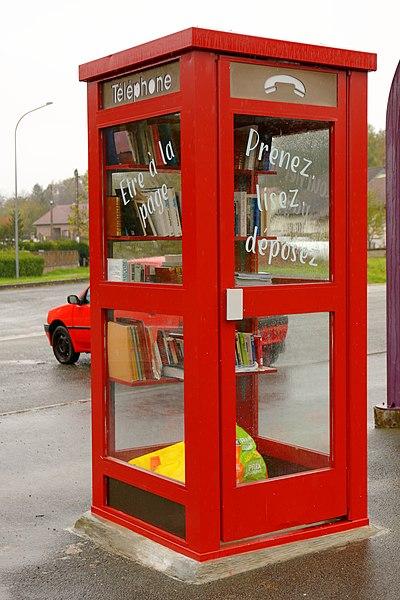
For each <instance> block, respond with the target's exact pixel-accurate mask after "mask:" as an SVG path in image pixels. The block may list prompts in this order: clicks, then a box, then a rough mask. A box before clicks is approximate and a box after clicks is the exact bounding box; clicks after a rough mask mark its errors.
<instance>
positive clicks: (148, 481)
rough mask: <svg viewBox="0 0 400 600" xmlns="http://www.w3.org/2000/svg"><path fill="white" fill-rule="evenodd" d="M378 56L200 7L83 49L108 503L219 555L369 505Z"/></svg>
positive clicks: (342, 520) (155, 530)
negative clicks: (240, 22) (145, 37)
mask: <svg viewBox="0 0 400 600" xmlns="http://www.w3.org/2000/svg"><path fill="white" fill-rule="evenodd" d="M375 68H376V57H375V55H373V54H365V53H360V52H354V51H348V50H338V49H333V48H323V47H317V46H309V45H305V44H298V43H288V42H281V41H275V40H268V39H263V38H256V37H251V36H244V35H236V34H232V33H222V32H217V31H208V30H202V29H188V30H186V31H182V32H180V33H176V34H174V35H170V36H167V37H165V38H162V39H159V40H156V41H153V42H150V43H147V44H144V45H141V46H138V47H135V48H132V49H129V50H126V51H123V52H120V53H118V54H115V55H111V56H108V57H106V58H102V59H99V60H95V61H93V62H90V63H88V64H85V65H82V66H81V67H80V79H81V80H83V81H86V82H87V83H88V119H89V189H90V247H91V310H92V336H93V338H92V340H93V341H92V401H93V504H92V512H93V513H94V514H95V515H98V516H101V517H103V518H106V519H108V520H109V521H112V522H114V523H118V524H120V525H123V526H125V527H126V528H128V529H131V530H133V531H135V532H138V533H141V534H143V535H145V536H147V537H148V538H151V539H152V540H155V541H157V542H159V543H161V544H164V545H165V546H168V547H169V548H172V549H174V550H177V551H178V552H181V553H183V554H185V555H187V556H189V557H193V558H195V559H197V560H201V561H203V560H207V559H210V558H216V557H219V556H223V555H228V554H233V553H236V552H240V551H243V550H249V549H253V548H254V549H255V548H261V547H264V546H268V545H276V544H281V543H284V542H289V541H294V540H301V539H305V538H308V537H315V536H318V535H321V534H325V533H330V532H338V531H342V530H345V529H350V528H354V527H358V526H361V525H365V524H367V523H368V516H367V502H366V229H365V222H366V166H367V161H366V157H367V116H366V113H367V71H369V70H374V69H375Z"/></svg>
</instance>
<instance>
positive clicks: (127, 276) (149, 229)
mask: <svg viewBox="0 0 400 600" xmlns="http://www.w3.org/2000/svg"><path fill="white" fill-rule="evenodd" d="M104 140H105V158H106V165H107V166H106V181H105V190H106V193H105V199H104V202H105V231H106V236H107V269H106V278H107V279H108V280H109V281H126V282H145V283H170V284H181V283H182V241H181V240H182V194H181V171H180V115H179V114H171V115H163V116H159V117H154V118H151V119H146V120H142V121H136V122H132V123H125V124H123V125H117V126H114V127H109V128H107V129H105V130H104Z"/></svg>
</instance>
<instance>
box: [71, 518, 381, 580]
mask: <svg viewBox="0 0 400 600" xmlns="http://www.w3.org/2000/svg"><path fill="white" fill-rule="evenodd" d="M73 531H74V532H75V533H76V534H78V535H80V536H83V537H87V538H89V539H91V540H92V541H93V542H94V543H96V544H98V545H99V546H101V547H103V548H104V549H105V550H108V551H109V552H112V553H114V554H119V555H122V556H125V557H127V558H130V559H132V560H134V561H136V562H138V563H140V564H142V565H144V566H146V567H150V568H153V569H156V570H157V571H161V572H162V573H164V574H165V575H168V576H169V577H172V578H173V579H178V580H180V581H183V582H185V583H190V584H202V583H208V582H210V581H215V580H218V579H223V578H225V577H230V576H232V575H238V574H239V573H244V572H246V571H250V570H252V569H259V568H261V567H265V566H266V565H270V564H275V563H279V562H283V561H286V560H290V559H293V558H296V557H299V556H304V555H306V554H311V553H314V552H320V551H322V550H328V549H330V548H335V547H338V546H345V545H347V544H349V543H351V542H359V541H361V540H365V539H368V538H370V537H372V536H375V535H379V534H382V533H386V532H387V530H386V529H384V528H382V527H377V526H372V525H370V526H366V527H359V528H357V529H351V530H348V531H345V532H342V533H333V534H329V535H324V536H321V537H318V538H313V539H310V540H304V541H301V542H292V543H288V544H284V545H282V546H276V547H272V548H271V547H270V548H264V549H262V550H255V551H252V552H245V553H243V554H236V555H233V556H227V557H223V558H217V559H214V560H209V561H206V562H198V561H196V560H193V559H192V558H188V557H186V556H183V555H182V554H179V553H177V552H174V551H173V550H170V549H169V548H166V547H165V546H161V545H160V544H157V543H156V542H153V541H152V540H149V539H147V538H145V537H143V536H141V535H139V534H137V533H134V532H132V531H130V530H129V529H126V528H125V527H120V526H119V525H115V524H114V523H111V522H109V521H106V520H104V519H101V518H100V517H97V516H94V515H92V514H91V513H90V512H87V513H85V514H84V515H82V517H80V518H79V519H78V520H77V522H76V523H75V526H74V529H73Z"/></svg>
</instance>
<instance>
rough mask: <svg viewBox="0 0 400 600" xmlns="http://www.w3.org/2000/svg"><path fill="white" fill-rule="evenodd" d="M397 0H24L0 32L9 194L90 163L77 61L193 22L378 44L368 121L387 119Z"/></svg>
mask: <svg viewBox="0 0 400 600" xmlns="http://www.w3.org/2000/svg"><path fill="white" fill-rule="evenodd" d="M396 6H397V2H396V3H395V2H394V1H391V0H381V1H380V2H376V1H374V2H372V1H371V0H363V1H358V0H334V1H333V0H302V1H299V0H281V1H280V2H272V3H271V2H268V1H266V0H262V1H258V0H251V1H250V2H245V1H243V0H241V1H239V2H237V1H234V0H232V1H230V2H226V1H225V0H220V1H219V2H217V1H215V0H213V1H212V2H210V0H201V2H193V3H192V2H181V1H179V2H178V1H175V0H169V1H168V0H165V1H164V2H163V1H160V0H148V1H146V2H143V1H141V2H138V1H135V0H129V1H126V0H118V2H113V1H112V0H109V1H104V0H69V1H68V0H56V1H55V0H36V1H35V2H32V1H31V0H19V1H18V0H17V1H14V2H8V3H7V11H5V10H4V11H3V12H2V19H1V36H0V64H1V90H2V93H1V100H0V102H1V111H0V135H1V145H0V153H1V155H0V159H1V160H0V164H1V171H0V194H4V195H6V196H9V195H12V194H13V190H14V128H15V124H16V122H17V120H18V119H19V117H20V116H21V115H22V114H23V113H24V112H26V111H28V110H30V109H31V108H34V107H36V106H39V105H40V104H43V103H45V102H46V101H53V102H54V105H52V106H48V107H46V108H44V109H41V110H39V111H37V112H34V113H33V114H31V115H28V116H27V117H25V119H24V120H23V121H22V122H21V124H20V126H19V128H18V182H19V185H18V189H19V191H21V192H22V190H25V191H30V190H31V189H32V187H33V185H34V184H35V183H40V185H42V186H43V187H46V186H47V185H48V184H49V183H51V182H52V181H58V180H60V179H64V178H66V177H72V176H73V172H74V169H75V168H77V169H78V171H79V172H80V173H83V172H84V171H85V170H86V169H87V134H86V85H85V84H84V83H80V82H79V81H78V65H79V64H81V63H85V62H87V61H90V60H93V59H95V58H100V57H102V56H105V55H107V54H110V53H113V52H118V51H120V50H125V49H126V48H131V47H132V46H136V45H137V44H141V43H143V42H146V41H149V40H151V39H154V38H157V37H160V36H163V35H166V34H169V33H173V32H175V31H179V30H181V29H185V28H187V27H192V26H195V27H206V28H210V29H219V30H223V31H233V32H235V33H243V34H248V35H258V36H263V37H269V38H275V39H282V40H289V41H296V42H306V43H312V44H319V45H324V46H333V47H338V48H349V49H354V50H362V51H367V52H376V53H377V54H378V71H377V72H376V73H372V74H370V75H369V102H368V106H369V116H368V121H369V122H370V123H371V124H372V125H373V126H374V127H375V128H377V129H383V128H384V127H385V114H386V103H387V97H388V93H389V89H390V84H391V80H392V78H393V74H394V71H395V68H396V65H397V63H398V61H399V59H400V44H399V31H398V19H397V16H396V15H397V10H396Z"/></svg>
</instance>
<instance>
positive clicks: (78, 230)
mask: <svg viewBox="0 0 400 600" xmlns="http://www.w3.org/2000/svg"><path fill="white" fill-rule="evenodd" d="M74 177H75V205H76V238H77V239H76V241H77V242H80V234H81V213H80V210H79V174H78V169H75V171H74Z"/></svg>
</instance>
